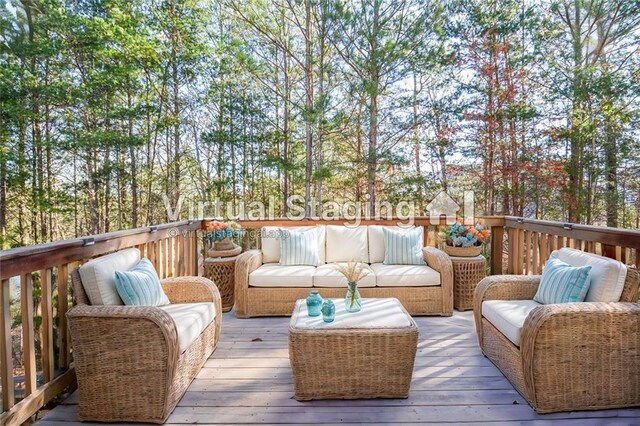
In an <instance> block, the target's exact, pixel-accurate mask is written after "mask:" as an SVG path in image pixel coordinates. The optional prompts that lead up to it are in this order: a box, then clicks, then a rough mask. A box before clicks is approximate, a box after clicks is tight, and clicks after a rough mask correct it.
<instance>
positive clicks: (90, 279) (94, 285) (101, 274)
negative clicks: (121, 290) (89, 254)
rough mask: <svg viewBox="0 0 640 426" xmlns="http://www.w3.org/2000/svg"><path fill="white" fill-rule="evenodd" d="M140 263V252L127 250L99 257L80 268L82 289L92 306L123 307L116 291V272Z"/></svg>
mask: <svg viewBox="0 0 640 426" xmlns="http://www.w3.org/2000/svg"><path fill="white" fill-rule="evenodd" d="M139 261H140V250H138V249H137V248H129V249H126V250H121V251H118V252H116V253H111V254H107V255H106V256H100V257H98V258H96V259H93V260H90V261H88V262H87V263H85V264H84V265H82V266H81V267H80V269H79V270H78V272H79V273H80V278H81V280H82V287H84V291H85V292H86V293H87V297H88V298H89V301H90V302H91V304H92V305H124V303H123V302H122V299H120V295H118V290H116V271H128V270H129V269H131V268H133V267H134V266H135V265H136V264H137V263H138V262H139Z"/></svg>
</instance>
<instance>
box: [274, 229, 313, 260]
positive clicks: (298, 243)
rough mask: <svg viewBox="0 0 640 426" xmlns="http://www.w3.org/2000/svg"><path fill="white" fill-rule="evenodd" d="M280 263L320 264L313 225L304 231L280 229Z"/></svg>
mask: <svg viewBox="0 0 640 426" xmlns="http://www.w3.org/2000/svg"><path fill="white" fill-rule="evenodd" d="M280 264H281V265H288V266H293V265H310V266H317V265H319V264H320V256H319V255H318V232H317V230H316V228H315V227H312V228H310V229H308V230H304V231H289V230H286V229H280Z"/></svg>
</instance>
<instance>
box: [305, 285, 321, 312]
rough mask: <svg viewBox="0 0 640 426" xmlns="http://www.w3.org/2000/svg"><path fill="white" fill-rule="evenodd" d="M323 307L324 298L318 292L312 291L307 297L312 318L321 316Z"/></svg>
mask: <svg viewBox="0 0 640 426" xmlns="http://www.w3.org/2000/svg"><path fill="white" fill-rule="evenodd" d="M321 306H322V297H320V293H318V290H311V291H310V292H309V296H308V297H307V312H308V313H309V316H310V317H317V316H318V315H320V307H321Z"/></svg>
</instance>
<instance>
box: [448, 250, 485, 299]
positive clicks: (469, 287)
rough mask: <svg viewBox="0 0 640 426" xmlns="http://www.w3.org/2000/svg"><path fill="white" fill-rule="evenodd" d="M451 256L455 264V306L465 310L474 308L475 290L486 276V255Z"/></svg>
mask: <svg viewBox="0 0 640 426" xmlns="http://www.w3.org/2000/svg"><path fill="white" fill-rule="evenodd" d="M450 257H451V263H452V264H453V306H454V307H455V308H456V309H457V310H459V311H464V310H467V309H473V292H474V291H475V289H476V285H478V283H479V282H480V281H482V279H483V278H484V277H485V263H486V259H485V258H484V256H474V257H454V256H450Z"/></svg>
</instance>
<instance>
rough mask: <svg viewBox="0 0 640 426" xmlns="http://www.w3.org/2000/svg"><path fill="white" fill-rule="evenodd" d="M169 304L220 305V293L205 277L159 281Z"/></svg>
mask: <svg viewBox="0 0 640 426" xmlns="http://www.w3.org/2000/svg"><path fill="white" fill-rule="evenodd" d="M160 283H161V284H162V289H163V290H164V292H165V294H166V295H167V297H168V298H169V300H170V301H171V303H194V302H213V303H214V304H217V303H220V292H219V291H218V287H217V286H216V285H215V283H214V282H213V281H211V280H210V279H208V278H205V277H175V278H165V279H163V280H162V281H160ZM216 308H217V306H216Z"/></svg>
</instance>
